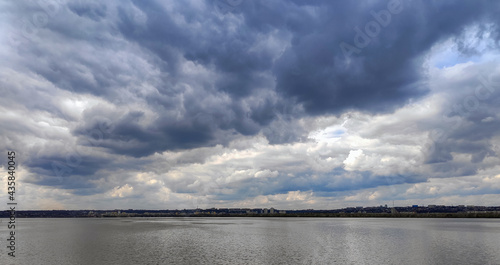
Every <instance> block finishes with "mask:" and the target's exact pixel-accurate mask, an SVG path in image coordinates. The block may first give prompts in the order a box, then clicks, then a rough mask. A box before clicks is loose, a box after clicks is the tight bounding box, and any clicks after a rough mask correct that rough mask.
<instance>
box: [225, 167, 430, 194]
mask: <svg viewBox="0 0 500 265" xmlns="http://www.w3.org/2000/svg"><path fill="white" fill-rule="evenodd" d="M422 180H423V178H422V177H419V176H417V175H415V174H408V175H391V176H376V175H374V174H373V173H372V172H369V171H354V172H348V171H346V170H344V169H343V168H336V169H334V170H332V171H331V172H329V173H327V174H317V173H315V172H301V173H298V174H297V175H296V176H287V175H286V174H280V175H279V176H277V177H270V178H249V179H245V180H242V181H238V182H233V183H231V184H229V185H222V184H221V185H218V187H217V193H216V195H217V197H218V198H219V199H222V200H242V199H245V198H253V197H256V196H259V195H264V196H265V195H273V194H287V193H288V192H291V191H302V192H307V191H312V192H314V193H315V194H319V196H331V194H333V193H336V192H348V191H354V190H359V189H368V188H374V187H380V186H390V185H395V184H402V183H417V182H421V181H422ZM228 191H229V192H228Z"/></svg>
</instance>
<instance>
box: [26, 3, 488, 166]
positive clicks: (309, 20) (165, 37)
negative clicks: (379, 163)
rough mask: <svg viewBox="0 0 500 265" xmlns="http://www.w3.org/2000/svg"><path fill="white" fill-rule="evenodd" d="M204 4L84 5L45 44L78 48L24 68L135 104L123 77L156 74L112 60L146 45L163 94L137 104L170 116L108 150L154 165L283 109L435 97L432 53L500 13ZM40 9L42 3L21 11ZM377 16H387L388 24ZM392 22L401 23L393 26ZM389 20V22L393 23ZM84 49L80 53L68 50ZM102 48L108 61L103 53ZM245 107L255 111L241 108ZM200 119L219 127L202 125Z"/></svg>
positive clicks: (334, 108) (42, 48) (64, 13)
mask: <svg viewBox="0 0 500 265" xmlns="http://www.w3.org/2000/svg"><path fill="white" fill-rule="evenodd" d="M198 4H200V5H199V6H194V5H192V4H189V3H172V4H171V5H169V6H170V7H169V8H167V7H166V6H164V5H162V4H161V3H160V2H155V1H147V2H144V1H131V2H123V3H119V4H118V5H117V6H114V5H113V4H106V3H100V2H88V3H87V2H82V1H79V2H76V3H68V4H67V5H62V6H60V7H59V12H58V13H57V15H55V16H53V17H50V20H49V22H48V23H47V25H46V26H45V28H43V29H42V30H40V32H39V35H40V37H41V38H44V39H45V40H46V41H47V43H48V42H49V39H51V38H52V39H53V40H54V41H57V42H60V43H64V46H63V47H64V48H65V49H68V50H67V51H61V50H59V49H54V48H53V47H50V45H42V43H41V42H39V43H36V42H33V44H32V45H30V46H28V47H27V48H26V49H27V50H26V53H28V54H31V55H30V58H37V60H26V61H25V62H24V63H25V66H26V67H28V68H30V69H31V70H32V71H34V72H36V73H37V74H40V75H42V76H43V77H44V78H46V79H47V80H49V81H50V82H52V83H54V84H55V85H57V86H58V87H60V88H63V89H67V90H70V91H74V92H78V93H90V94H93V95H96V96H99V97H104V98H107V99H108V100H110V101H112V102H117V101H122V102H123V103H125V102H126V100H127V99H129V98H130V97H128V98H127V97H125V98H124V96H123V95H124V93H122V92H123V89H125V88H124V87H127V86H129V87H130V86H134V85H139V84H138V83H137V84H136V83H132V84H131V83H130V79H129V78H120V77H122V76H124V75H130V76H132V77H133V78H134V79H135V80H143V81H145V80H144V75H147V74H150V71H149V72H148V71H144V69H141V67H140V66H134V61H129V64H128V65H127V67H125V66H124V65H123V61H121V62H118V61H114V57H106V56H107V53H109V52H111V51H115V50H120V47H125V46H123V45H124V43H120V41H127V42H128V43H131V44H135V45H137V47H139V48H138V49H137V50H136V51H140V52H143V53H144V54H143V55H142V56H143V58H145V59H146V60H147V62H148V63H149V64H150V65H153V67H155V68H156V69H159V70H160V75H159V76H157V77H156V81H154V86H155V89H156V90H157V93H156V94H154V95H146V96H141V95H139V94H138V93H137V92H133V93H132V96H134V95H135V96H137V97H139V98H142V99H144V100H146V102H145V103H147V104H149V105H150V106H155V105H156V106H158V108H155V109H154V111H156V112H158V113H160V117H159V118H158V119H157V120H156V121H155V123H156V124H155V125H151V126H146V127H144V126H143V125H140V124H139V123H136V122H134V121H132V120H127V119H128V118H122V119H120V120H117V121H116V127H115V128H114V130H113V131H112V132H111V135H110V138H109V139H108V140H109V141H107V142H105V143H104V144H103V147H107V148H109V149H111V150H112V151H113V152H115V153H123V154H127V155H132V156H145V155H149V154H152V153H154V152H161V151H164V150H177V149H189V148H193V147H201V146H211V145H214V144H216V143H218V142H219V141H221V139H220V137H216V136H215V134H219V133H220V131H221V130H222V131H227V132H228V133H231V131H233V130H234V131H236V132H237V133H239V134H242V135H254V134H256V133H258V132H260V131H261V130H263V129H264V128H266V127H267V126H268V125H269V124H271V121H273V120H274V119H276V118H277V117H278V116H277V115H276V109H280V108H281V107H280V106H279V104H289V103H287V102H292V103H294V104H298V105H303V106H304V108H305V111H306V113H308V114H313V115H315V114H324V113H335V114H338V113H341V112H342V111H344V110H346V109H361V110H367V111H373V112H380V111H391V110H394V109H395V108H397V107H398V106H402V105H403V104H405V103H406V102H407V101H408V100H409V99H412V98H418V97H420V96H422V95H423V94H425V93H426V92H427V88H426V87H425V85H424V84H425V76H424V72H423V69H422V68H421V67H422V66H421V65H422V60H423V58H424V55H425V52H426V51H427V50H428V49H429V48H430V47H431V46H432V45H433V44H435V43H437V42H438V41H440V40H443V39H445V38H448V37H452V36H456V39H457V41H460V34H462V32H463V29H464V28H466V27H467V26H468V25H471V24H473V23H479V24H481V23H486V22H491V21H493V20H492V19H495V16H494V14H495V10H496V7H497V6H498V4H496V3H493V2H485V1H480V2H450V1H445V2H439V3H429V2H425V1H414V2H404V1H402V2H399V1H378V2H370V3H368V2H357V1H354V2H331V1H307V2H293V1H291V2H289V1H278V2H272V3H269V2H259V1H244V2H243V3H242V4H241V5H240V6H238V8H237V9H234V10H232V11H231V12H229V13H226V14H221V13H218V12H217V8H216V7H215V6H214V5H212V4H211V3H210V2H202V3H198ZM492 7H495V8H492ZM33 9H36V5H35V6H27V7H25V9H24V10H22V9H21V10H22V11H26V12H27V11H28V10H33ZM169 9H170V10H169ZM20 12H21V11H20ZM374 12H375V13H374ZM384 12H385V13H384ZM373 14H378V15H375V16H378V20H377V19H376V18H375V16H374V15H373ZM384 14H389V15H390V16H391V17H390V21H389V20H387V17H384ZM380 16H381V17H380ZM384 19H385V20H386V22H387V21H389V22H387V23H386V24H387V25H385V22H384ZM379 20H380V21H382V22H380V21H379ZM63 21H67V22H63ZM370 21H379V22H377V23H379V24H378V27H379V31H380V32H379V33H377V34H376V36H374V37H368V39H369V40H365V41H369V43H367V45H366V47H363V48H359V47H357V46H356V45H355V41H356V38H359V37H358V36H357V35H356V34H358V33H357V31H356V30H354V28H355V27H358V28H359V29H361V31H365V33H363V34H364V35H366V31H367V29H366V28H365V26H366V25H368V23H369V22H370ZM381 23H382V24H384V25H382V26H381V25H380V24H381ZM371 25H373V23H372V24H371ZM116 30H118V33H117V32H116ZM370 30H376V29H373V28H372V29H370V28H368V31H370ZM496 30H497V29H496ZM368 34H369V35H370V33H368ZM121 38H123V39H121ZM266 38H274V42H276V43H274V44H273V45H274V46H273V45H267V44H269V42H272V41H268V42H265V41H263V40H266ZM365 38H366V36H365ZM289 41H290V42H289ZM262 43H264V44H262ZM266 43H267V44H266ZM341 43H348V44H350V45H354V46H353V47H356V49H358V50H360V52H359V53H357V52H352V54H350V55H349V56H347V58H346V56H345V55H346V54H345V51H344V52H343V51H342V48H341V45H340V44H341ZM73 45H74V47H75V49H81V50H79V51H78V50H71V49H69V48H70V47H71V46H73ZM276 45H278V47H277V48H276V47H275V46H276ZM89 47H91V48H92V49H88V48H89ZM93 50H95V51H97V52H98V53H97V54H95V55H94V54H93V52H92V51H93ZM96 55H97V56H98V57H96ZM26 58H28V57H26ZM186 61H191V62H193V63H195V65H199V66H203V67H204V68H205V69H208V70H210V71H213V72H214V74H215V75H214V76H212V77H211V78H210V79H207V78H206V77H205V78H190V77H187V76H186V75H185V73H184V72H183V71H184V70H183V68H182V67H183V63H185V62H186ZM188 79H190V80H188ZM273 79H275V81H273ZM185 83H188V84H189V85H190V86H191V87H192V88H193V89H194V93H193V94H190V95H187V94H186V92H185V91H183V90H182V89H181V90H179V87H182V85H183V84H185ZM262 90H264V91H271V92H272V93H274V92H276V93H278V94H277V95H278V96H279V97H278V98H276V97H275V98H273V99H271V100H269V99H263V100H262V101H261V102H255V101H254V102H253V103H249V98H250V97H252V96H269V95H272V93H260V92H259V91H262ZM207 94H208V95H216V96H217V97H221V96H227V97H229V101H230V102H229V103H224V104H222V106H223V110H218V111H215V112H214V111H213V110H212V109H214V108H215V107H214V106H215V105H220V104H219V103H218V102H212V103H211V104H209V105H206V106H204V107H200V106H198V105H199V104H200V101H201V99H202V97H204V95H207ZM180 98H183V99H184V100H185V101H184V102H180V101H179V99H180ZM130 99H132V98H130ZM283 102H285V103H283ZM245 104H246V105H247V107H246V109H244V108H242V106H243V105H245ZM181 108H182V109H185V110H186V112H185V114H184V115H183V117H182V119H183V120H180V121H179V120H177V121H173V120H172V119H171V117H170V116H169V115H164V114H163V113H165V111H167V110H169V109H170V110H176V109H181ZM200 113H202V114H203V115H204V117H205V118H206V119H207V120H208V121H210V124H208V123H207V122H203V121H199V115H200ZM133 115H135V114H134V113H133V112H131V113H129V114H124V116H127V117H129V118H130V117H131V116H133ZM138 118H139V117H138ZM89 126H90V125H84V127H89ZM271 131H272V130H271ZM77 133H78V132H77ZM265 135H266V136H268V137H269V140H270V142H271V143H282V142H286V141H294V140H298V139H300V137H299V136H297V135H294V134H293V133H292V134H290V135H289V136H286V137H284V136H277V134H276V133H270V132H269V129H267V130H265ZM116 141H120V142H116Z"/></svg>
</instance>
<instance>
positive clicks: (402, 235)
mask: <svg viewBox="0 0 500 265" xmlns="http://www.w3.org/2000/svg"><path fill="white" fill-rule="evenodd" d="M16 222H17V224H18V225H17V227H16V236H17V237H16V247H17V249H16V257H15V258H11V257H9V256H7V251H8V250H7V248H6V245H7V240H6V239H7V233H8V230H7V225H6V224H5V219H4V220H3V222H2V223H0V236H1V239H2V240H1V241H0V242H3V243H2V246H1V248H0V264H22V265H36V264H50V265H59V264H64V265H67V264H134V265H136V264H500V220H498V219H385V218H380V219H379V218H373V219H372V218H358V219H354V218H353V219H351V218H345V219H344V218H149V219H148V218H123V219H120V218H118V219H17V220H16Z"/></svg>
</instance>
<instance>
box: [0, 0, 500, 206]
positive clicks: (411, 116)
mask: <svg viewBox="0 0 500 265" xmlns="http://www.w3.org/2000/svg"><path fill="white" fill-rule="evenodd" d="M0 5H1V9H0V10H2V11H0V12H2V16H1V19H0V23H1V25H2V27H0V31H1V32H2V34H1V36H2V37H1V38H0V45H1V48H2V49H0V56H1V59H2V62H4V63H3V64H2V65H0V67H1V69H0V89H1V91H2V97H1V98H0V103H1V104H0V113H1V114H0V120H1V122H2V126H1V128H0V139H1V141H0V149H2V150H4V151H5V152H4V153H6V151H7V150H14V151H16V153H18V157H17V158H16V159H18V160H19V165H20V171H19V174H20V178H21V180H20V183H21V184H20V185H21V187H22V188H21V189H20V194H21V195H22V196H23V197H24V198H25V206H24V207H25V208H26V209H38V208H72V209H75V208H96V209H97V208H101V209H104V208H152V209H162V208H193V207H197V206H198V207H213V206H214V207H219V206H220V207H271V206H274V207H278V208H279V207H281V208H287V209H292V208H335V207H345V206H352V205H377V204H386V203H388V202H389V201H392V200H397V201H399V202H401V203H408V204H417V203H429V202H430V203H431V204H440V203H442V204H444V203H447V204H488V205H490V204H498V203H497V202H495V201H494V200H493V199H491V198H494V196H495V195H498V193H500V186H499V185H500V179H499V178H498V176H499V174H500V173H499V171H498V169H499V168H498V165H499V162H500V161H499V159H498V153H499V151H500V150H499V149H500V147H499V146H500V145H499V143H500V138H499V137H500V136H499V135H500V119H499V118H500V117H499V116H498V113H500V109H499V106H498V102H499V99H500V67H499V65H500V64H499V61H500V54H499V52H498V50H499V44H500V43H499V40H500V34H499V32H500V29H499V27H498V25H499V22H500V21H499V18H498V15H497V14H498V11H500V5H499V3H497V2H496V1H476V2H456V1H440V2H428V1H412V2H405V1H397V0H390V1H371V2H345V3H344V2H342V3H340V2H331V1H273V2H268V1H246V0H238V1H229V0H227V1H226V0H215V1H185V2H168V3H164V2H161V1H147V2H144V1H107V2H105V3H103V2H99V1H88V2H87V1H85V2H84V1H76V2H66V1H63V0H52V1H43V2H23V3H17V2H8V3H7V2H5V3H2V4H0ZM0 162H1V163H2V164H1V165H3V169H5V165H6V162H7V157H6V156H5V155H4V156H2V157H0ZM4 184H5V185H6V183H4Z"/></svg>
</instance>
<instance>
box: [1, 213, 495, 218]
mask: <svg viewBox="0 0 500 265" xmlns="http://www.w3.org/2000/svg"><path fill="white" fill-rule="evenodd" d="M145 217H147V218H161V217H173V218H185V217H195V218H196V217H204V218H206V217H249V218H252V217H260V218H262V217H263V218H277V217H286V218H296V217H301V218H500V213H498V212H484V213H395V214H387V213H381V214H377V213H323V214H316V213H311V214H306V213H304V214H220V215H209V214H186V215H171V214H136V215H120V216H117V215H101V216H60V215H37V216H35V215H31V216H26V215H18V216H17V218H19V219H29V218H85V219H87V218H145ZM1 219H8V217H5V216H2V217H0V220H1Z"/></svg>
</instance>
